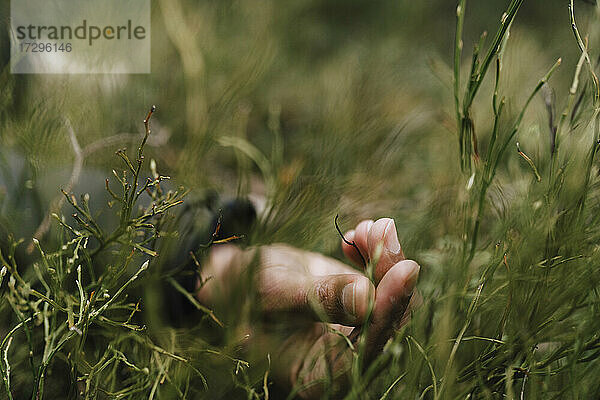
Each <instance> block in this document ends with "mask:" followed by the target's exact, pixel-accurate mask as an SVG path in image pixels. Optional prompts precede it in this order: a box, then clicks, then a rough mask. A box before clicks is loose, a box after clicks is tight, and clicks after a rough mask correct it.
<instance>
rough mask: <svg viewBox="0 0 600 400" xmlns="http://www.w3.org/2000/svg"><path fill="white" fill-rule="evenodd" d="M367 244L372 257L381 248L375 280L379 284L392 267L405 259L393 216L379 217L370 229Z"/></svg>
mask: <svg viewBox="0 0 600 400" xmlns="http://www.w3.org/2000/svg"><path fill="white" fill-rule="evenodd" d="M367 246H368V248H369V255H370V256H371V257H374V256H375V254H376V252H377V251H378V250H379V248H381V255H380V256H379V261H378V262H377V265H376V266H375V282H376V283H377V284H379V282H380V281H381V279H382V278H383V277H384V275H385V274H386V273H387V272H388V270H389V269H390V268H392V267H393V266H394V265H395V264H396V263H397V262H400V261H402V260H404V253H403V252H402V247H401V246H400V241H398V233H397V232H396V224H395V223H394V220H393V219H391V218H381V219H378V220H377V221H376V222H375V223H374V224H373V226H372V227H371V229H370V230H369V234H368V237H367Z"/></svg>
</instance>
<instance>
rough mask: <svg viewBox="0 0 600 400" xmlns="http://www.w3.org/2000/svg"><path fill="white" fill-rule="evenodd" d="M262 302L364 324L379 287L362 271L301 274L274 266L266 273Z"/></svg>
mask: <svg viewBox="0 0 600 400" xmlns="http://www.w3.org/2000/svg"><path fill="white" fill-rule="evenodd" d="M262 275H263V276H262V281H263V282H265V283H266V282H269V284H268V285H264V284H263V285H261V286H262V293H261V296H260V297H261V299H262V305H263V309H264V311H266V312H267V313H268V312H285V311H288V312H294V313H296V314H298V313H299V314H304V315H306V316H308V317H310V318H312V319H314V320H316V321H326V322H331V323H336V324H343V325H352V326H356V325H360V324H361V323H363V322H364V321H365V319H366V316H367V312H368V308H369V303H370V302H372V301H374V298H375V287H374V286H373V284H372V283H371V281H369V279H368V278H367V277H365V276H363V275H359V274H335V275H326V276H306V275H304V276H300V274H298V275H296V274H290V273H289V271H285V270H281V269H277V268H271V269H268V270H266V271H264V272H263V273H262Z"/></svg>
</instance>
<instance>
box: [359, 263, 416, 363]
mask: <svg viewBox="0 0 600 400" xmlns="http://www.w3.org/2000/svg"><path fill="white" fill-rule="evenodd" d="M419 271H420V267H419V265H418V264H417V263H416V262H414V261H412V260H404V261H400V262H399V263H397V264H395V265H394V266H393V267H392V268H390V269H389V270H388V271H387V274H385V276H384V277H383V279H382V280H381V282H380V283H379V286H377V293H376V295H375V306H374V309H373V319H372V323H371V326H370V328H369V332H368V336H367V354H368V356H370V357H375V356H376V355H377V354H379V352H380V351H381V350H382V349H383V346H384V345H385V343H386V342H387V340H388V339H389V338H390V337H392V335H393V334H394V332H395V331H396V330H397V329H399V328H400V327H401V325H402V323H405V322H406V321H407V318H404V317H405V315H404V314H405V312H406V310H407V308H408V305H409V303H410V301H411V298H412V295H413V292H414V289H415V285H416V283H417V279H418V277H419Z"/></svg>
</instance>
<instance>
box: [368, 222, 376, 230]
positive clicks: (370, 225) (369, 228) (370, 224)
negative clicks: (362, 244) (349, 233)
mask: <svg viewBox="0 0 600 400" xmlns="http://www.w3.org/2000/svg"><path fill="white" fill-rule="evenodd" d="M374 223H375V222H374V221H369V222H367V233H369V231H370V230H371V227H372V226H373V224H374Z"/></svg>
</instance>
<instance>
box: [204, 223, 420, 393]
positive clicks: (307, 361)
mask: <svg viewBox="0 0 600 400" xmlns="http://www.w3.org/2000/svg"><path fill="white" fill-rule="evenodd" d="M345 238H346V239H347V240H348V241H349V242H354V243H355V244H356V246H357V248H358V250H359V251H360V253H361V255H362V258H364V259H365V260H366V261H367V262H369V260H373V259H375V258H376V257H377V253H379V259H378V261H377V264H376V265H375V266H374V270H373V280H374V282H373V283H372V282H371V281H370V280H369V278H367V277H366V276H365V275H364V274H361V273H360V272H359V271H357V270H355V269H353V268H351V267H350V266H348V265H345V264H343V263H341V262H339V261H338V260H335V259H332V258H329V257H325V256H323V255H321V254H317V253H311V252H307V251H303V250H299V249H296V248H293V247H291V246H287V245H280V244H278V245H271V246H263V247H260V248H257V249H252V250H247V251H242V250H241V249H239V248H238V247H236V246H232V245H225V246H219V247H216V248H214V249H213V250H212V252H211V254H210V256H209V260H208V263H207V265H206V267H205V268H204V269H203V273H204V274H205V276H212V278H213V279H211V280H210V281H209V282H208V283H207V284H206V285H204V286H203V287H202V288H201V290H200V291H199V292H198V298H199V299H200V300H201V301H203V302H205V303H211V302H213V301H214V300H215V298H216V297H217V296H219V295H221V296H223V295H224V296H227V295H228V294H227V286H228V285H229V284H230V282H231V281H232V280H233V279H235V277H236V276H240V274H242V273H243V269H244V268H245V267H246V266H248V265H250V263H251V261H252V259H253V257H255V256H256V255H258V267H257V270H256V276H257V281H256V290H257V292H258V298H259V301H260V304H261V307H262V310H263V311H264V313H265V316H266V317H267V318H268V319H271V320H277V319H278V317H279V316H287V315H290V314H291V315H293V316H294V321H293V322H292V321H289V320H287V319H285V318H284V317H282V318H283V319H284V320H285V321H289V322H290V327H291V328H290V329H288V330H286V335H285V336H286V337H285V338H283V340H284V342H283V343H281V341H278V340H276V339H275V338H274V337H273V334H272V333H271V332H269V330H268V329H267V330H265V329H254V330H253V332H252V333H251V337H252V340H253V343H254V344H255V345H257V344H260V345H264V346H266V347H267V348H269V349H270V350H271V349H272V350H273V351H272V352H271V354H272V355H273V356H276V357H274V359H275V360H276V363H277V365H276V368H274V370H277V371H284V376H283V377H281V379H285V380H287V381H288V383H289V384H291V385H292V386H296V385H300V386H302V387H303V389H301V390H300V391H299V394H300V396H302V397H305V398H315V397H318V396H320V395H321V394H322V392H323V390H324V384H323V383H324V382H325V381H326V380H329V381H330V382H331V381H332V382H333V383H334V389H332V390H333V391H334V392H335V393H337V394H341V393H343V392H344V387H343V386H344V383H345V382H346V378H347V374H348V372H349V370H350V367H351V364H352V358H353V351H356V346H354V349H352V348H351V347H350V346H349V345H348V342H347V341H346V340H344V338H343V337H342V336H341V335H340V333H342V334H343V335H347V336H348V337H349V339H350V341H351V342H356V339H357V338H358V337H359V336H360V334H361V332H363V330H364V329H368V334H367V335H366V336H365V343H364V356H365V362H367V363H368V362H369V361H371V360H373V359H374V358H376V357H377V355H379V354H380V353H381V351H382V349H383V346H384V345H385V343H386V342H387V341H388V339H390V338H391V337H392V336H393V335H394V332H395V331H396V330H397V329H398V328H400V327H401V326H402V325H403V324H404V323H405V322H406V320H407V318H406V315H405V314H407V312H406V311H407V309H408V308H409V302H410V300H411V297H412V293H413V291H414V288H415V284H416V281H417V278H418V274H419V266H418V265H417V263H415V262H414V261H411V260H406V259H405V257H404V254H403V252H402V248H401V246H400V243H399V241H398V237H397V233H396V226H395V223H394V221H393V220H392V219H390V218H382V219H379V220H377V221H376V222H374V221H372V220H365V221H362V222H361V223H359V224H358V225H357V226H356V228H355V229H354V230H351V231H349V232H347V233H346V234H345ZM342 250H343V252H344V254H345V255H346V257H347V258H349V259H350V260H351V261H353V262H354V263H356V264H357V265H358V266H359V267H361V268H363V267H364V265H363V261H362V258H361V255H359V254H358V252H357V249H356V248H354V247H353V246H351V245H349V244H347V243H345V242H344V241H342ZM257 251H258V254H256V253H255V252H257ZM370 307H372V315H371V318H370V321H369V324H368V326H367V325H365V322H366V320H367V316H368V313H369V309H370ZM323 321H326V322H323ZM274 343H277V345H273V344H274Z"/></svg>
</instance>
